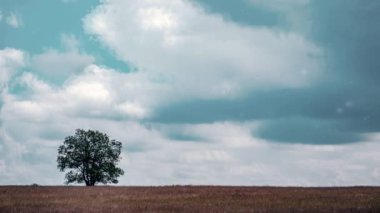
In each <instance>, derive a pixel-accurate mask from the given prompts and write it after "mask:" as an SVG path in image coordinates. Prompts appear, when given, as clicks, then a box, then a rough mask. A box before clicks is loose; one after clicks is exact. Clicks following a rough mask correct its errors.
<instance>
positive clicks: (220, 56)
mask: <svg viewBox="0 0 380 213" xmlns="http://www.w3.org/2000/svg"><path fill="white" fill-rule="evenodd" d="M84 27H85V30H86V31H87V32H88V33H89V34H92V35H95V36H96V37H97V38H98V39H99V40H100V41H101V42H102V43H105V44H106V45H107V46H108V47H109V48H110V49H111V50H112V51H114V52H115V53H116V55H117V56H118V57H119V58H120V59H122V60H124V61H126V62H130V63H132V64H134V65H135V66H136V67H137V68H138V70H139V72H143V73H149V75H150V76H155V78H156V79H159V80H160V81H161V82H162V83H163V84H167V85H168V86H169V87H170V88H171V89H172V90H173V91H175V92H176V93H177V94H176V96H177V97H188V98H191V97H198V98H210V97H211V98H225V97H234V96H237V95H241V94H242V93H245V92H246V91H247V90H250V89H253V88H256V87H267V86H272V87H300V86H304V85H307V84H309V83H311V82H312V81H313V80H315V79H316V78H317V76H318V75H319V74H320V73H319V56H320V54H321V52H320V50H319V49H318V48H317V47H316V46H315V45H313V44H312V43H310V42H309V41H307V40H305V39H304V38H303V37H302V36H300V35H298V34H294V33H289V32H281V31H279V30H276V29H269V28H264V27H257V28H255V27H247V26H240V25H238V24H236V23H233V22H229V21H226V20H224V19H223V18H222V16H219V15H215V14H207V13H206V12H205V11H204V10H203V9H202V8H201V7H200V6H198V5H196V4H195V3H192V2H189V1H185V0H171V1H150V0H144V1H139V2H136V1H130V0H128V1H120V0H110V1H104V2H103V3H102V4H101V5H100V6H98V7H97V8H96V9H95V10H94V11H92V12H91V13H90V14H89V15H88V16H87V17H86V18H85V19H84ZM194 82H196V84H195V83H194ZM161 95H162V94H161Z"/></svg>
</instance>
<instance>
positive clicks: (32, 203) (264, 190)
mask: <svg viewBox="0 0 380 213" xmlns="http://www.w3.org/2000/svg"><path fill="white" fill-rule="evenodd" d="M279 211H281V212H301V211H302V212H380V187H346V188H299V187H227V186H218V187H211V186H170V187H103V186H98V187H66V186H57V187H48V186H2V187H0V212H196V213H199V212H279Z"/></svg>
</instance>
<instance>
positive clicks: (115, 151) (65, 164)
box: [57, 129, 124, 186]
mask: <svg viewBox="0 0 380 213" xmlns="http://www.w3.org/2000/svg"><path fill="white" fill-rule="evenodd" d="M121 147H122V144H121V142H119V141H115V140H110V139H109V138H108V135H106V134H104V133H101V132H99V131H93V130H88V131H84V130H82V129H77V130H76V132H75V135H74V136H68V137H66V138H65V141H64V142H63V145H61V146H59V148H58V157H57V162H58V169H59V170H60V171H61V172H64V171H65V170H66V169H69V170H70V171H69V172H67V173H66V176H65V178H66V184H69V183H74V182H77V183H83V182H85V183H86V185H87V186H93V185H95V184H96V183H103V184H106V183H118V181H117V177H119V176H121V175H123V174H124V171H123V170H122V169H120V168H118V167H116V165H117V163H118V162H119V161H120V157H119V156H120V153H121Z"/></svg>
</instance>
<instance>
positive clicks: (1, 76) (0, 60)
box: [0, 48, 25, 91]
mask: <svg viewBox="0 0 380 213" xmlns="http://www.w3.org/2000/svg"><path fill="white" fill-rule="evenodd" d="M24 65H25V53H24V52H22V51H21V50H17V49H13V48H5V49H1V50H0V91H2V90H3V89H4V88H5V87H6V85H7V83H8V81H9V80H10V79H11V77H12V75H13V74H14V73H15V71H16V70H17V68H20V67H22V66H24Z"/></svg>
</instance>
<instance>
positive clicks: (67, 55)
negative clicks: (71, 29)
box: [32, 50, 95, 81]
mask: <svg viewBox="0 0 380 213" xmlns="http://www.w3.org/2000/svg"><path fill="white" fill-rule="evenodd" d="M32 61H33V66H34V68H35V69H37V70H38V72H39V73H40V74H41V75H42V76H44V77H46V78H47V79H50V80H53V81H62V80H64V79H67V78H68V77H69V76H71V75H73V74H77V73H80V72H82V71H83V69H84V68H85V67H86V66H88V65H90V64H92V63H93V62H94V61H95V58H94V57H93V56H91V55H87V54H81V53H78V52H58V51H56V50H48V51H46V52H44V53H42V54H38V55H35V56H33V58H32Z"/></svg>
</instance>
